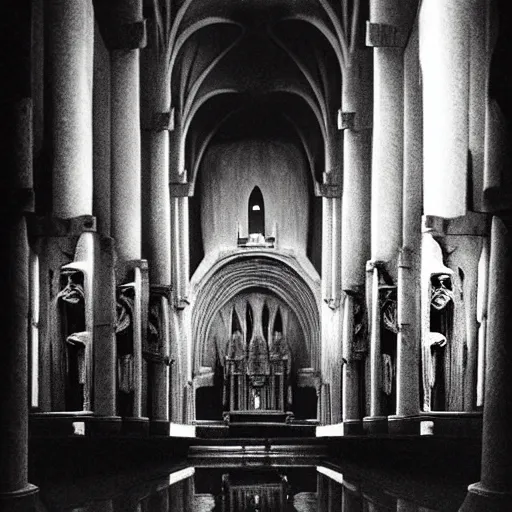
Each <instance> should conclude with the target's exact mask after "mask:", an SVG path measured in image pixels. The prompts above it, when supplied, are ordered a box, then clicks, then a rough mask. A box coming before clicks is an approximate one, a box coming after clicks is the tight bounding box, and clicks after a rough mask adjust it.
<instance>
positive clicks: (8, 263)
mask: <svg viewBox="0 0 512 512" xmlns="http://www.w3.org/2000/svg"><path fill="white" fill-rule="evenodd" d="M4 119H5V118H4ZM5 213H6V212H5V211H4V212H3V214H2V217H3V219H4V220H3V222H2V227H1V228H0V234H1V236H2V240H3V242H2V248H1V252H0V285H1V287H2V294H3V298H4V300H5V302H4V305H3V306H2V308H1V309H0V329H1V332H0V334H1V340H2V341H1V342H0V416H1V418H2V421H1V422H0V451H1V452H2V457H1V459H0V510H2V511H3V510H5V511H7V510H18V509H17V508H15V507H16V506H18V505H17V504H18V502H20V503H23V504H25V503H26V502H27V501H28V500H30V497H31V495H33V494H34V493H35V492H37V488H36V487H35V486H33V485H31V484H29V483H28V389H27V386H28V339H27V332H28V331H27V317H28V297H29V291H28V257H29V251H28V240H27V228H26V221H25V218H24V216H23V211H17V212H16V211H14V212H10V215H9V216H6V215H5ZM19 510H22V508H20V509H19ZM23 510H25V509H23Z"/></svg>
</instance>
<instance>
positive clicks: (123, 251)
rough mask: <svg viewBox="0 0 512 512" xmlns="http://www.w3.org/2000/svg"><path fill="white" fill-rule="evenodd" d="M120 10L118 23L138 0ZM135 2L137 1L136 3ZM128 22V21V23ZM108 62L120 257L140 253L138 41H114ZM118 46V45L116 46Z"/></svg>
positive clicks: (133, 17)
mask: <svg viewBox="0 0 512 512" xmlns="http://www.w3.org/2000/svg"><path fill="white" fill-rule="evenodd" d="M129 3H131V4H134V5H133V8H132V9H127V12H123V13H120V14H122V15H123V16H122V17H121V18H120V19H118V20H117V21H118V23H126V24H136V23H137V22H140V21H141V19H142V2H140V3H138V2H127V4H129ZM137 4H139V5H137ZM128 26H129V25H128ZM116 42H117V44H115V46H116V47H115V48H113V49H112V50H111V53H110V58H111V61H110V64H111V88H112V89H111V105H112V115H111V123H112V125H111V144H112V145H111V157H112V178H111V194H112V195H111V211H112V217H111V233H112V237H113V238H114V239H115V240H116V247H117V252H118V257H119V259H120V260H123V261H127V260H137V259H140V257H141V150H140V146H141V134H140V108H139V45H141V42H140V41H138V42H133V44H129V42H126V43H125V44H126V45H127V47H126V48H122V46H123V43H124V41H116ZM118 47H121V48H118Z"/></svg>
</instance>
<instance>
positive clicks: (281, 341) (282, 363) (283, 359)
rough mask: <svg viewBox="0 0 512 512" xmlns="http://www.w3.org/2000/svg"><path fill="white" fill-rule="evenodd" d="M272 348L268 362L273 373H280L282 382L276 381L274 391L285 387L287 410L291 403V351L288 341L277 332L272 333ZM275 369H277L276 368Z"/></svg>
mask: <svg viewBox="0 0 512 512" xmlns="http://www.w3.org/2000/svg"><path fill="white" fill-rule="evenodd" d="M272 339H273V342H272V348H271V350H270V362H271V364H272V365H273V367H274V373H277V372H280V373H282V375H283V377H284V378H283V382H279V381H276V382H274V383H273V385H274V388H275V389H276V391H279V390H280V388H281V387H283V386H284V387H285V391H286V404H282V405H284V406H285V408H286V409H287V410H289V409H290V408H291V403H292V386H291V366H292V351H291V349H290V345H289V344H288V341H287V340H286V339H285V338H284V337H283V334H282V333H281V332H279V331H274V335H273V337H272ZM276 367H277V368H276ZM276 370H277V372H276Z"/></svg>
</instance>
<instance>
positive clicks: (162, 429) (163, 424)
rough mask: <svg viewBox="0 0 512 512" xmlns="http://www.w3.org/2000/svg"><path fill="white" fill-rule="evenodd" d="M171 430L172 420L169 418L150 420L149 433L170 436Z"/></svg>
mask: <svg viewBox="0 0 512 512" xmlns="http://www.w3.org/2000/svg"><path fill="white" fill-rule="evenodd" d="M170 432H171V422H170V421H168V420H150V422H149V435H151V436H166V437H169V435H170Z"/></svg>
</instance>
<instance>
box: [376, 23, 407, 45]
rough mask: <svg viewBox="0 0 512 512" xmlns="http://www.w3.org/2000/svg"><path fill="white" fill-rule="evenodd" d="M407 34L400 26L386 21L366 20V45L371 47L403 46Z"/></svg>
mask: <svg viewBox="0 0 512 512" xmlns="http://www.w3.org/2000/svg"><path fill="white" fill-rule="evenodd" d="M406 43H407V34H406V33H405V32H404V31H403V29H402V28H401V27H397V26H394V25H388V24H386V23H372V22H371V21H367V22H366V46H370V47H373V48H405V46H406Z"/></svg>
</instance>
